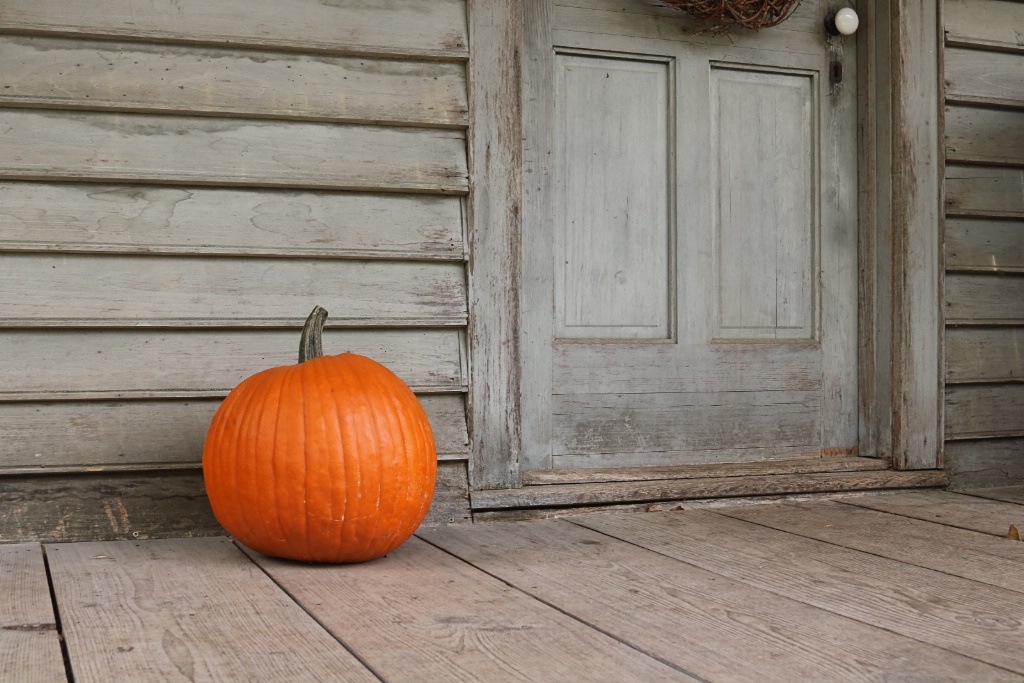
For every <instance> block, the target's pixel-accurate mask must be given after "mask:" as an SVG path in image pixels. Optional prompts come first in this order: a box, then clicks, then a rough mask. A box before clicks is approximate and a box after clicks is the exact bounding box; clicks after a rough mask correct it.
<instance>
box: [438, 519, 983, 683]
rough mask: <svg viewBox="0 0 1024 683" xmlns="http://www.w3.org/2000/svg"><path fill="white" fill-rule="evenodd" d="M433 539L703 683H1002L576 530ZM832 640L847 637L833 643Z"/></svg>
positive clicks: (910, 644) (886, 635)
mask: <svg viewBox="0 0 1024 683" xmlns="http://www.w3.org/2000/svg"><path fill="white" fill-rule="evenodd" d="M651 516H655V515H626V516H624V517H625V518H627V519H636V520H639V519H643V518H645V517H651ZM658 516H661V515H658ZM602 517H604V516H602ZM614 517H616V518H617V517H619V516H614ZM423 536H424V537H425V538H426V539H427V540H429V541H430V542H431V543H434V544H436V545H439V546H440V547H442V548H444V549H445V550H447V551H448V552H451V553H453V554H455V555H456V556H458V557H459V558H461V559H463V560H465V561H467V562H469V563H470V564H472V565H473V566H475V567H478V568H479V569H482V570H483V571H485V572H487V573H489V574H492V575H494V576H496V577H498V578H499V579H502V580H504V581H506V582H508V583H510V584H511V585H513V586H515V587H517V588H519V589H520V590H524V591H527V592H529V593H530V594H532V595H535V596H536V597H538V598H540V599H541V600H543V601H545V602H547V603H549V604H552V605H554V606H555V607H557V608H559V609H560V610H562V611H564V612H567V613H569V614H571V615H573V616H575V617H576V618H577V619H579V620H581V621H584V622H585V623H588V624H591V625H592V626H593V627H595V628H597V629H600V630H601V631H604V632H605V633H609V634H611V635H613V636H615V637H616V638H618V639H620V640H622V641H625V642H627V643H629V644H630V645H632V646H633V647H634V648H637V649H639V650H641V651H644V652H649V653H651V654H652V655H654V656H656V657H658V658H660V659H662V660H663V661H666V662H669V663H671V664H674V665H675V666H677V667H679V668H681V669H684V670H686V671H690V672H692V673H693V674H695V675H696V676H699V677H700V678H701V679H702V680H729V681H794V680H884V679H886V678H887V677H888V673H889V672H891V671H894V670H897V671H900V672H901V674H903V673H904V672H910V671H914V673H913V674H910V676H911V677H912V678H914V677H917V676H919V677H920V678H919V680H922V681H923V680H928V679H929V678H934V679H948V677H952V678H955V677H956V676H957V675H958V674H959V675H960V676H966V677H967V678H969V677H970V675H969V672H971V671H972V670H973V671H975V672H976V674H977V675H986V674H987V675H993V674H995V675H996V676H998V675H999V674H998V673H997V670H995V669H993V668H990V667H986V666H979V664H978V663H977V662H971V661H970V660H967V659H966V658H962V657H958V656H956V655H952V654H951V653H948V652H945V651H943V650H940V649H939V648H935V647H932V646H929V645H926V644H923V643H918V642H915V641H912V640H910V639H909V638H904V637H901V636H896V635H894V634H892V633H890V632H887V631H883V630H882V629H878V628H873V627H871V626H867V625H865V624H862V623H858V622H856V621H853V620H851V619H845V618H843V617H840V616H837V615H835V614H832V613H829V612H828V611H825V610H821V609H814V608H812V607H809V606H807V605H803V604H800V603H799V602H798V601H796V600H792V599H788V598H786V597H782V596H779V595H775V594H773V593H772V592H768V591H764V590H758V589H756V588H754V587H753V586H751V585H750V584H749V583H747V582H746V581H745V580H743V579H738V580H733V579H729V578H724V577H722V576H720V575H716V574H715V573H712V572H709V571H706V570H704V569H700V568H697V567H695V566H693V564H692V563H690V562H689V561H688V560H686V561H683V562H680V561H675V560H673V559H669V558H667V557H665V556H663V555H658V554H655V553H651V552H648V551H644V550H640V549H638V548H636V547H635V546H634V545H631V544H629V543H623V542H621V541H617V540H614V539H610V538H608V537H607V536H604V535H601V534H598V533H594V532H592V531H589V530H586V529H582V528H580V527H579V526H575V525H571V524H569V523H567V522H564V521H550V522H529V523H521V524H511V523H510V524H500V525H498V524H495V525H488V526H474V527H450V528H447V529H443V530H437V531H432V532H428V533H425V534H423ZM737 540H739V539H737ZM743 542H744V543H748V542H749V539H743ZM825 632H838V633H842V634H843V636H842V638H840V639H837V640H826V639H824V638H822V637H821V634H822V633H825ZM908 661H913V662H915V663H914V664H909V665H908V663H907V662H908ZM918 667H920V669H918ZM944 667H948V668H944ZM975 667H977V668H975ZM954 672H957V673H954Z"/></svg>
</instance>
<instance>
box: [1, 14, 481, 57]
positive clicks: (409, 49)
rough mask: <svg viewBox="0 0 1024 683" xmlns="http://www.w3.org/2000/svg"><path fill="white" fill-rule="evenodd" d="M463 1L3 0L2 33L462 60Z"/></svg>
mask: <svg viewBox="0 0 1024 683" xmlns="http://www.w3.org/2000/svg"><path fill="white" fill-rule="evenodd" d="M467 24H468V22H467V15H466V3H465V0H430V1H429V2H424V1H423V0H387V2H373V1H366V0H359V1H358V2H345V1H343V0H338V1H333V2H323V1H322V0H277V1H276V2H272V3H261V4H260V5H254V4H253V3H252V2H250V0H218V2H217V3H216V5H215V6H213V7H211V5H210V3H209V2H207V0H176V2H174V3H170V4H165V3H138V2H134V1H133V0H92V1H91V2H88V3H77V2H72V3H69V2H67V1H66V0H4V11H3V13H2V14H0V31H3V32H5V33H30V34H36V33H44V34H59V35H66V36H81V37H102V38H126V39H132V40H150V41H155V42H160V43H171V44H174V43H186V44H207V45H245V46H250V47H266V48H274V49H280V50H295V51H300V52H332V53H338V54H359V55H374V56H376V55H380V56H388V57H394V56H412V57H417V58H420V59H465V58H467V57H468V56H469V48H468V44H469V43H468V39H467V35H468V28H467Z"/></svg>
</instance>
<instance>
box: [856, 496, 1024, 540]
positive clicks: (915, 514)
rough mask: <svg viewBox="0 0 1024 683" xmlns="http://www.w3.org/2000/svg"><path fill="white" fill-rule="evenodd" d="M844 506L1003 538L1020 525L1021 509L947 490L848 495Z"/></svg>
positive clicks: (1022, 511) (1022, 510) (1021, 521)
mask: <svg viewBox="0 0 1024 683" xmlns="http://www.w3.org/2000/svg"><path fill="white" fill-rule="evenodd" d="M842 502H843V503H844V504H847V505H856V506H858V507H864V508H869V509H872V510H880V511H882V512H890V513H892V514H895V515H902V516H904V517H911V518H913V519H922V520H925V521H929V522H936V523H939V524H944V525H946V526H950V527H956V528H959V529H969V530H972V531H980V532H981V533H983V534H991V535H993V536H999V537H1000V538H1006V531H1007V529H1009V526H1010V525H1011V524H1018V526H1019V523H1024V506H1022V505H1014V504H1012V503H1005V502H1000V501H996V500H986V499H984V498H976V497H973V496H966V495H962V494H960V493H952V492H950V491H938V490H933V491H901V492H900V493H899V494H896V495H893V494H871V495H863V496H850V497H847V498H844V499H843V500H842Z"/></svg>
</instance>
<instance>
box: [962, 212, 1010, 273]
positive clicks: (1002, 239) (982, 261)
mask: <svg viewBox="0 0 1024 683" xmlns="http://www.w3.org/2000/svg"><path fill="white" fill-rule="evenodd" d="M945 255H946V270H947V271H958V272H963V271H981V272H990V273H991V272H1000V273H1021V272H1024V223H1022V222H1020V221H1006V220H983V219H977V218H949V219H947V220H946V239H945Z"/></svg>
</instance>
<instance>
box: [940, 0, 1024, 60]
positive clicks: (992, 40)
mask: <svg viewBox="0 0 1024 683" xmlns="http://www.w3.org/2000/svg"><path fill="white" fill-rule="evenodd" d="M942 23H943V28H944V29H945V33H946V44H947V45H955V46H960V47H972V48H989V49H994V50H1003V51H1006V52H1024V45H1021V39H1020V27H1021V26H1022V25H1024V7H1021V5H1020V3H1018V2H1014V1H1013V0H944V2H943V3H942Z"/></svg>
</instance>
